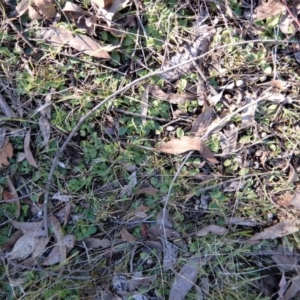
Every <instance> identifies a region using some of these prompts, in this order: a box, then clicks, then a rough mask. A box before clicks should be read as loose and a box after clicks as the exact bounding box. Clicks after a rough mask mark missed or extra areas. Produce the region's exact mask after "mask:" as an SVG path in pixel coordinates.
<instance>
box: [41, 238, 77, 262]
mask: <svg viewBox="0 0 300 300" xmlns="http://www.w3.org/2000/svg"><path fill="white" fill-rule="evenodd" d="M74 242H75V237H74V235H66V236H64V238H63V242H62V243H63V245H64V247H65V248H66V253H68V252H70V251H71V250H72V249H73V248H74ZM62 254H63V255H64V252H63V253H62V251H61V246H60V245H55V246H54V247H53V248H52V250H51V252H50V253H49V255H48V256H47V258H46V259H45V260H44V261H43V263H42V264H43V265H44V266H52V265H54V264H57V263H60V262H62V261H63V258H62Z"/></svg>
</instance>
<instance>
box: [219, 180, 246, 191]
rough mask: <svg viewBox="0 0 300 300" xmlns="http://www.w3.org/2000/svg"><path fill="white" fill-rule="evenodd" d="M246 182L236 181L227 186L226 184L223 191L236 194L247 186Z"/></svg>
mask: <svg viewBox="0 0 300 300" xmlns="http://www.w3.org/2000/svg"><path fill="white" fill-rule="evenodd" d="M245 183H246V182H245V181H243V180H235V181H231V182H229V183H227V184H224V185H223V187H224V189H223V191H224V192H229V193H230V192H236V191H239V190H241V189H242V188H243V186H244V185H245Z"/></svg>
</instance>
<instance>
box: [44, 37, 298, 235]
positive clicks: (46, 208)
mask: <svg viewBox="0 0 300 300" xmlns="http://www.w3.org/2000/svg"><path fill="white" fill-rule="evenodd" d="M250 42H251V43H276V42H277V43H297V41H278V40H262V39H257V40H252V41H250ZM248 43H249V41H243V42H238V43H230V44H226V45H222V46H219V47H216V48H213V49H211V50H210V51H208V52H206V53H204V54H202V55H199V56H196V57H193V58H191V59H189V60H187V61H185V62H183V63H181V64H178V65H174V66H171V67H169V68H167V69H166V70H158V71H154V72H151V73H149V74H147V75H145V76H142V77H140V78H137V79H135V80H134V81H132V82H130V83H128V84H127V85H126V86H124V87H122V88H120V89H119V90H117V91H116V92H114V93H112V94H111V95H110V96H108V97H106V98H105V99H104V100H103V101H101V102H100V103H98V104H97V105H96V106H95V107H94V108H93V109H91V110H90V111H89V112H88V113H87V114H86V115H84V116H83V117H81V118H80V120H79V121H78V123H77V124H76V126H75V127H74V128H73V130H72V131H71V133H70V134H69V136H68V138H67V139H66V140H65V142H64V143H63V145H62V146H61V147H60V149H58V151H57V152H56V154H55V157H54V158H53V161H52V165H51V169H50V172H49V175H48V180H47V184H46V187H45V194H44V208H43V214H44V227H45V232H46V234H47V235H48V218H47V215H48V199H49V190H50V185H51V182H52V177H53V174H54V170H55V168H56V166H57V162H58V159H59V157H60V156H61V155H62V153H63V151H64V150H65V148H66V147H67V145H68V144H69V142H70V141H71V139H72V138H73V136H74V135H75V134H76V132H77V131H78V129H79V128H80V126H81V124H82V123H83V122H84V121H85V120H87V119H88V118H89V117H90V116H91V115H93V114H94V113H95V112H96V111H97V110H98V109H99V108H101V107H102V106H104V105H105V104H106V103H107V102H109V101H111V100H113V99H114V98H115V97H116V96H118V95H120V94H122V93H123V92H125V91H127V90H128V89H130V88H131V87H133V86H135V85H137V84H138V83H140V82H142V81H144V80H146V79H148V78H151V77H153V76H156V75H161V74H163V73H166V72H168V71H171V70H174V69H176V68H178V67H180V66H183V65H185V64H187V63H191V62H193V61H195V60H197V59H199V58H203V57H205V56H206V55H208V54H210V53H212V52H214V51H215V50H218V49H224V48H227V47H230V46H237V45H244V44H248ZM224 119H227V118H226V117H225V118H224Z"/></svg>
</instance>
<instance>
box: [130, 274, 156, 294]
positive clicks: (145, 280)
mask: <svg viewBox="0 0 300 300" xmlns="http://www.w3.org/2000/svg"><path fill="white" fill-rule="evenodd" d="M155 279H156V275H153V276H148V277H145V276H143V273H142V272H134V273H133V275H132V278H131V280H130V281H129V290H130V291H134V290H137V289H139V288H149V287H150V286H151V284H152V283H153V282H154V280H155Z"/></svg>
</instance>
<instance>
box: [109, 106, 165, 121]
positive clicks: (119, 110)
mask: <svg viewBox="0 0 300 300" xmlns="http://www.w3.org/2000/svg"><path fill="white" fill-rule="evenodd" d="M112 111H115V112H118V113H120V114H124V115H128V116H133V117H140V118H142V117H143V118H146V119H149V120H154V121H159V122H168V121H169V120H167V119H162V118H157V117H152V116H143V115H142V114H137V113H133V112H130V111H126V110H123V109H118V108H114V109H112Z"/></svg>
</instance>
